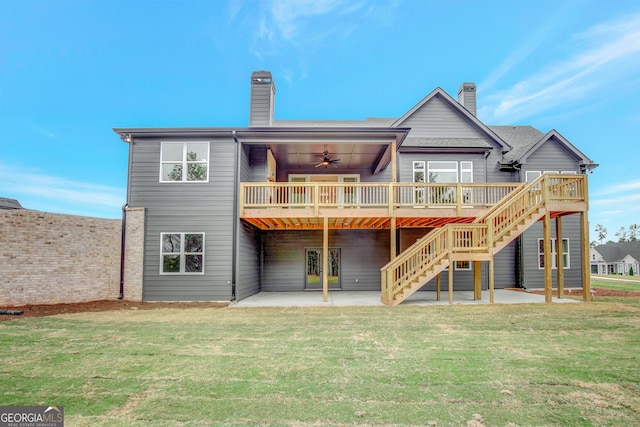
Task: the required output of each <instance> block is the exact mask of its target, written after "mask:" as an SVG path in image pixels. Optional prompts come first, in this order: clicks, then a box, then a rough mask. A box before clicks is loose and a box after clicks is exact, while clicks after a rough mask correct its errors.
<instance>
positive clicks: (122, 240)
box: [118, 135, 133, 299]
mask: <svg viewBox="0 0 640 427" xmlns="http://www.w3.org/2000/svg"><path fill="white" fill-rule="evenodd" d="M123 140H124V141H125V142H127V143H128V144H129V162H128V163H129V164H128V165H127V174H128V176H127V201H126V202H125V204H124V205H122V225H121V227H122V231H121V233H122V234H121V238H120V292H119V294H118V299H123V298H124V268H125V262H124V261H125V251H126V247H127V246H126V236H127V208H128V207H129V194H130V193H131V191H130V190H131V155H132V154H133V137H132V136H131V135H128V136H126V137H125V138H124V139H123Z"/></svg>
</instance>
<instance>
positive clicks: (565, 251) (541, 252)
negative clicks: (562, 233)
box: [538, 239, 570, 269]
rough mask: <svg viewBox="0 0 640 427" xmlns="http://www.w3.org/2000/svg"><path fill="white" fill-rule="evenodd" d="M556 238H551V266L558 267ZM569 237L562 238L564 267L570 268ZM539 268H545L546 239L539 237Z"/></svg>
mask: <svg viewBox="0 0 640 427" xmlns="http://www.w3.org/2000/svg"><path fill="white" fill-rule="evenodd" d="M557 249H558V248H557V244H556V239H551V268H553V269H556V268H558V266H557V265H556V253H557ZM569 259H570V258H569V239H562V264H563V267H564V269H568V268H570V265H569ZM538 268H544V239H538Z"/></svg>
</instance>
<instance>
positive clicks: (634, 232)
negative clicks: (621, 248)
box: [629, 224, 640, 242]
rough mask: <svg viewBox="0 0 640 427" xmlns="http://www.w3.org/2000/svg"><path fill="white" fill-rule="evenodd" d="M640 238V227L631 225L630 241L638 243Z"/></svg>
mask: <svg viewBox="0 0 640 427" xmlns="http://www.w3.org/2000/svg"><path fill="white" fill-rule="evenodd" d="M638 238H640V226H639V225H638V224H631V225H630V226H629V241H630V242H636V241H637V240H638Z"/></svg>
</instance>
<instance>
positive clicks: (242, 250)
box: [235, 221, 260, 300]
mask: <svg viewBox="0 0 640 427" xmlns="http://www.w3.org/2000/svg"><path fill="white" fill-rule="evenodd" d="M239 223H240V239H239V243H238V244H239V262H238V273H237V277H236V295H235V297H236V299H237V300H241V299H243V298H246V297H248V296H251V295H253V294H255V293H257V292H260V231H259V230H258V229H257V228H255V227H253V226H251V225H250V224H247V223H245V222H243V221H239Z"/></svg>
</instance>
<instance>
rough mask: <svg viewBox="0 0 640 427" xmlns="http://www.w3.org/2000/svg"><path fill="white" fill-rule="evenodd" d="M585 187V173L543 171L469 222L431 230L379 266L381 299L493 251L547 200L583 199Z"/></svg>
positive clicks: (401, 295) (393, 298) (399, 295)
mask: <svg viewBox="0 0 640 427" xmlns="http://www.w3.org/2000/svg"><path fill="white" fill-rule="evenodd" d="M586 191H587V190H586V180H585V177H584V175H547V174H545V175H542V176H540V177H539V178H538V179H536V180H535V181H533V182H532V183H530V184H527V185H522V186H521V187H520V188H519V189H518V190H516V191H514V192H512V193H510V194H509V195H507V196H506V197H505V198H504V199H503V200H502V201H501V202H500V204H498V205H496V206H494V207H492V208H491V209H489V210H488V211H487V212H486V213H485V214H484V215H482V216H480V217H478V218H477V219H476V220H475V221H474V222H473V223H472V224H455V223H453V224H447V225H446V226H444V227H439V228H436V229H434V230H432V231H431V232H430V233H428V234H427V235H425V236H424V237H422V238H420V239H418V240H417V241H416V243H414V244H413V245H411V246H410V247H409V248H407V249H406V250H405V251H404V252H402V253H401V254H399V255H398V256H397V257H396V258H395V259H393V260H392V261H390V262H389V263H388V264H387V265H385V266H384V267H382V268H381V269H380V273H381V283H382V295H381V299H382V302H384V303H385V304H387V305H391V306H395V305H398V304H400V303H401V302H402V301H404V300H405V299H406V298H408V297H409V296H410V295H412V294H413V293H415V292H416V291H417V290H419V289H420V288H422V287H423V286H424V285H425V284H427V283H428V282H429V281H431V280H432V279H433V278H434V277H436V276H437V275H438V274H440V272H442V271H443V270H444V269H445V268H447V267H448V266H449V265H450V264H451V263H452V262H453V261H455V260H456V259H457V258H460V257H462V256H464V259H465V260H467V261H468V260H471V259H474V258H476V259H486V256H487V255H489V256H493V255H495V254H496V253H497V252H499V251H500V250H501V249H503V248H504V247H505V246H507V245H508V244H509V243H511V242H512V241H513V240H515V239H516V238H517V237H518V236H519V235H521V234H522V233H523V232H524V231H525V230H526V229H528V228H529V227H530V226H531V225H533V224H534V223H536V222H537V221H538V220H540V218H542V217H543V216H544V215H545V213H546V211H547V205H549V204H550V203H555V204H560V203H563V202H564V203H567V202H576V201H584V200H586ZM558 206H559V205H557V206H556V208H557V207H558ZM480 254H483V255H484V256H482V255H480Z"/></svg>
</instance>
